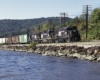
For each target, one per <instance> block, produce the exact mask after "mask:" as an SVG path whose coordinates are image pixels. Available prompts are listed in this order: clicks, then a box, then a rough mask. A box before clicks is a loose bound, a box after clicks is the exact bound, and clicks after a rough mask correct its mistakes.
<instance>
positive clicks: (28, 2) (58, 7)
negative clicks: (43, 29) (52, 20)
mask: <svg viewBox="0 0 100 80" xmlns="http://www.w3.org/2000/svg"><path fill="white" fill-rule="evenodd" d="M83 5H92V10H93V9H95V8H99V7H100V0H0V19H34V18H41V17H58V16H60V13H62V12H65V13H66V14H67V15H68V17H75V16H79V15H81V14H82V9H83Z"/></svg>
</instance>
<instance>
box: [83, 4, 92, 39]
mask: <svg viewBox="0 0 100 80" xmlns="http://www.w3.org/2000/svg"><path fill="white" fill-rule="evenodd" d="M91 10H92V7H91V5H84V6H83V14H85V15H86V41H87V38H88V18H89V11H91Z"/></svg>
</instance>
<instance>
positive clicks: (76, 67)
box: [0, 50, 100, 80]
mask: <svg viewBox="0 0 100 80" xmlns="http://www.w3.org/2000/svg"><path fill="white" fill-rule="evenodd" d="M99 75H100V63H97V62H89V61H81V60H77V59H69V58H61V57H54V56H52V57H51V56H41V55H38V54H33V53H26V52H13V51H3V50H1V51H0V80H100V76H99Z"/></svg>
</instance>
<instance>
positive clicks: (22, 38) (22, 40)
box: [19, 34, 28, 43]
mask: <svg viewBox="0 0 100 80" xmlns="http://www.w3.org/2000/svg"><path fill="white" fill-rule="evenodd" d="M27 38H28V37H27V34H24V35H19V43H27V42H28V39H27Z"/></svg>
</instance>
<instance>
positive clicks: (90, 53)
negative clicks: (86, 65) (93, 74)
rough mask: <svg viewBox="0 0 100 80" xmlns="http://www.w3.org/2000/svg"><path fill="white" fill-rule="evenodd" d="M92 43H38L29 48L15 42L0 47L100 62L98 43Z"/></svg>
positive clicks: (99, 46) (99, 44)
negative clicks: (14, 43)
mask: <svg viewBox="0 0 100 80" xmlns="http://www.w3.org/2000/svg"><path fill="white" fill-rule="evenodd" d="M92 43H93V44H92ZM92 43H89V42H88V43H87V42H85V43H82V44H81V43H66V44H65V43H61V44H57V43H54V44H38V45H37V46H36V47H32V48H29V47H28V44H16V45H2V46H1V47H0V49H1V50H13V51H25V52H33V53H36V54H42V55H43V56H58V57H70V58H77V59H81V60H89V61H98V62H100V43H97V44H96V43H94V42H92ZM78 44H79V45H78ZM80 45H81V46H80Z"/></svg>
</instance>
